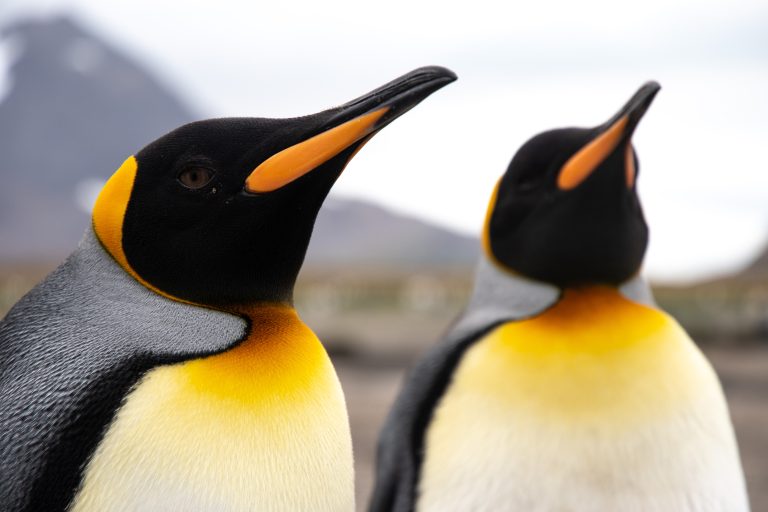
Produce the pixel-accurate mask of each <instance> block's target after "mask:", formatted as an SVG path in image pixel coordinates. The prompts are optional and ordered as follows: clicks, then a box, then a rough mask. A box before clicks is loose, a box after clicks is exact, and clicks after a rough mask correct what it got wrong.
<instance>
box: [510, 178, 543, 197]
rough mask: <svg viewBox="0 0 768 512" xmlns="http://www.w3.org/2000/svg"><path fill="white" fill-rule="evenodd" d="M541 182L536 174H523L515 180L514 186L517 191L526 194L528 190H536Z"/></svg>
mask: <svg viewBox="0 0 768 512" xmlns="http://www.w3.org/2000/svg"><path fill="white" fill-rule="evenodd" d="M541 184H542V183H541V179H540V178H539V177H538V176H525V177H523V178H521V179H518V180H517V182H516V183H515V188H516V189H517V191H518V192H521V193H523V194H527V193H528V192H534V191H535V190H537V189H538V188H539V187H540V186H541Z"/></svg>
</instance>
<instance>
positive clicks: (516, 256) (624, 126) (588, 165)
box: [484, 82, 660, 287]
mask: <svg viewBox="0 0 768 512" xmlns="http://www.w3.org/2000/svg"><path fill="white" fill-rule="evenodd" d="M659 89H660V86H659V85H658V84H657V83H655V82H649V83H647V84H645V85H644V86H643V87H641V88H640V90H638V91H637V93H635V95H634V96H633V97H632V98H631V99H630V100H629V101H628V102H627V104H626V105H624V107H622V108H621V110H619V112H618V113H616V115H614V116H613V117H612V118H611V119H610V120H608V121H607V122H606V123H604V124H602V125H600V126H598V127H596V128H592V129H584V128H565V129H559V130H552V131H548V132H544V133H541V134H539V135H536V136H535V137H533V138H532V139H531V140H529V141H528V142H526V143H525V144H524V145H523V147H521V148H520V150H519V151H518V152H517V154H516V155H515V156H514V158H513V159H512V162H511V163H510V164H509V168H508V169H507V172H506V173H505V174H504V176H503V177H502V178H501V180H500V181H499V183H498V185H497V189H496V192H495V193H494V197H493V198H492V199H491V203H490V205H489V211H488V217H487V219H486V225H485V229H484V243H485V250H486V252H487V253H489V255H490V256H491V257H492V259H493V260H494V261H496V262H497V263H498V264H501V265H502V266H503V267H506V268H507V269H510V270H512V271H514V272H516V273H518V274H521V275H524V276H526V277H529V278H532V279H536V280H539V281H545V282H548V283H552V284H555V285H557V286H560V287H567V286H579V285H585V284H613V285H616V284H619V283H622V282H624V281H626V280H627V279H629V278H631V277H632V276H633V275H634V274H636V273H637V272H638V271H639V269H640V265H641V263H642V260H643V255H644V254H645V249H646V246H647V243H648V227H647V226H646V223H645V219H644V218H643V211H642V208H641V206H640V201H639V199H638V197H637V190H636V187H635V184H636V181H637V170H638V162H637V157H636V155H635V152H634V149H633V147H632V143H631V136H632V133H633V132H634V130H635V128H636V126H637V124H638V122H639V121H640V119H641V118H642V117H643V115H644V114H645V111H646V110H647V108H648V106H649V105H650V104H651V102H652V101H653V98H654V96H655V95H656V93H657V92H658V91H659Z"/></svg>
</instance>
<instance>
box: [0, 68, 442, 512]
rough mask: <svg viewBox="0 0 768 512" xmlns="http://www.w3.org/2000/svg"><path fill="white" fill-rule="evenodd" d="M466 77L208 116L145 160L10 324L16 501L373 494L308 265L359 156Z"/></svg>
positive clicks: (1, 385)
mask: <svg viewBox="0 0 768 512" xmlns="http://www.w3.org/2000/svg"><path fill="white" fill-rule="evenodd" d="M454 79H455V75H454V74H453V73H451V72H450V71H448V70H446V69H443V68H437V67H432V68H422V69H419V70H416V71H414V72H412V73H410V74H408V75H405V76H403V77H401V78H399V79H397V80H395V81H393V82H391V83H389V84H386V85H384V86H383V87H381V88H379V89H377V90H375V91H373V92H371V93H370V94H368V95H365V96H363V97H361V98H358V99H356V100H354V101H352V102H350V103H347V104H345V105H343V106H341V107H338V108H333V109H330V110H327V111H324V112H321V113H319V114H315V115H310V116H306V117H300V118H295V119H257V118H236V119H214V120H209V121H202V122H196V123H192V124H189V125H186V126H182V127H181V128H179V129H177V130H175V131H173V132H171V133H169V134H167V135H165V136H163V137H161V138H160V139H158V140H156V141H155V142H153V143H151V144H150V145H148V146H147V147H145V148H144V149H143V150H141V151H140V152H138V153H137V154H136V156H132V157H130V158H129V159H128V160H126V161H125V163H124V164H123V165H122V167H120V169H118V170H117V172H116V173H115V174H114V175H113V176H112V177H111V179H110V180H109V181H108V182H107V184H106V185H105V186H104V189H103V190H102V192H101V195H100V196H99V198H98V200H97V202H96V205H95V208H94V212H93V226H92V229H89V230H88V232H87V233H86V235H85V237H84V239H83V241H82V242H81V244H80V246H79V247H78V249H77V250H76V251H75V252H74V253H73V254H72V255H71V256H70V257H69V259H67V261H66V262H65V263H64V264H63V265H62V266H60V267H59V268H58V269H57V270H56V271H54V272H53V273H52V274H51V275H50V276H48V277H47V278H46V279H45V280H44V281H43V282H42V283H41V284H40V285H38V286H37V287H36V288H35V289H33V290H32V291H31V292H30V293H29V294H28V295H26V296H25V297H24V298H23V299H21V301H20V302H19V303H18V304H16V305H15V306H14V308H13V309H12V310H11V311H10V313H8V315H7V317H6V318H5V319H4V320H3V321H2V324H0V509H2V510H3V511H4V512H22V511H45V512H57V511H64V510H67V511H68V512H128V511H131V512H140V511H141V512H143V511H147V512H172V511H173V512H176V511H189V512H193V511H194V512H207V511H221V512H238V511H272V512H275V511H285V512H297V511H312V512H315V511H332V512H337V511H349V512H351V511H352V510H354V492H353V491H354V489H353V469H352V446H351V441H350V432H349V424H348V419H347V412H346V408H345V404H344V396H343V394H342V390H341V387H340V385H339V381H338V379H337V377H336V373H335V371H334V369H333V367H332V366H331V363H330V360H329V359H328V356H327V354H326V352H325V350H324V349H323V346H322V345H321V344H320V342H319V341H318V339H317V338H316V337H315V335H314V334H313V333H312V331H311V330H310V329H309V328H308V327H307V326H306V325H304V324H303V323H302V322H301V320H300V319H299V317H298V316H297V315H296V312H295V310H294V309H293V308H292V305H291V304H292V294H293V288H294V282H295V280H296V276H297V273H298V271H299V268H300V267H301V264H302V261H303V259H304V254H305V251H306V248H307V244H308V243H309V239H310V235H311V233H312V227H313V224H314V221H315V216H316V215H317V213H318V210H319V209H320V206H321V204H322V203H323V200H324V199H325V197H326V194H327V193H328V191H329V189H330V188H331V186H332V185H333V183H334V182H335V180H336V179H337V178H338V176H339V174H340V173H341V172H342V169H343V168H344V166H345V165H346V164H347V162H348V161H349V160H350V159H351V158H352V156H353V155H354V154H355V152H356V151H357V150H358V149H359V148H360V147H361V146H362V145H363V144H364V143H365V142H366V141H367V140H368V139H369V138H370V137H371V136H373V135H374V134H375V133H376V132H377V131H379V130H380V129H381V128H382V127H384V126H386V125H387V124H388V123H390V122H391V121H393V120H394V119H396V118H397V117H398V116H400V115H401V114H403V113H404V112H406V111H408V110H409V109H410V108H411V107H413V106H415V105H416V104H417V103H419V102H420V101H421V100H422V99H424V98H425V97H427V96H428V95H429V94H431V93H432V92H434V91H436V90H437V89H439V88H441V87H442V86H444V85H446V84H447V83H449V82H452V81H453V80H454Z"/></svg>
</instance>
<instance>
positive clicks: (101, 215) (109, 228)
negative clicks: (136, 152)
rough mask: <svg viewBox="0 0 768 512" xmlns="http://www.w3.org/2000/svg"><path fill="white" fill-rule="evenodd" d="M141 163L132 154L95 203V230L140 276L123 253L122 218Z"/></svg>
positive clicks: (126, 266)
mask: <svg viewBox="0 0 768 512" xmlns="http://www.w3.org/2000/svg"><path fill="white" fill-rule="evenodd" d="M137 169H138V164H137V163H136V158H135V157H133V156H131V157H129V158H128V159H127V160H126V161H125V162H123V165H121V166H120V168H119V169H118V170H117V171H115V174H113V175H112V177H111V178H109V180H108V181H107V183H106V184H105V185H104V188H102V189H101V192H100V193H99V197H98V198H97V199H96V204H95V205H94V206H93V229H94V231H95V232H96V236H97V237H98V239H99V241H101V244H102V245H103V246H104V248H105V249H106V250H107V252H109V254H110V255H111V256H112V257H113V258H114V259H115V260H116V261H117V262H118V263H119V264H120V266H121V267H123V269H125V271H126V272H128V273H129V274H131V275H133V276H134V277H136V278H138V276H136V274H135V273H134V271H133V269H132V268H131V266H130V265H129V264H128V259H127V258H126V257H125V253H124V252H123V220H124V219H125V210H126V209H127V208H128V200H129V199H130V198H131V191H132V190H133V182H134V181H135V180H136V171H137Z"/></svg>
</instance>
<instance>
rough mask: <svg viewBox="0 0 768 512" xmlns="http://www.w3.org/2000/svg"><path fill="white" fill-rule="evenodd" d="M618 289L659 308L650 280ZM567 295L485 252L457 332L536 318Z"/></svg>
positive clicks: (638, 280)
mask: <svg viewBox="0 0 768 512" xmlns="http://www.w3.org/2000/svg"><path fill="white" fill-rule="evenodd" d="M615 289H616V290H618V292H619V293H621V294H622V295H623V296H624V297H626V298H628V299H630V300H632V301H634V302H637V303H640V304H644V305H647V306H650V307H656V304H655V302H654V300H653V294H652V293H651V289H650V287H649V286H648V283H647V281H646V280H645V279H643V278H642V277H641V276H640V275H639V274H638V275H636V276H634V277H633V278H632V279H630V280H629V281H627V282H626V283H623V284H621V285H620V286H619V287H617V288H615ZM564 292H565V290H563V289H561V288H559V287H557V286H555V285H553V284H550V283H545V282H542V281H535V280H533V279H529V278H527V277H525V276H522V275H519V274H516V273H514V272H512V271H509V270H507V269H504V268H501V267H500V266H499V264H498V263H496V262H495V261H493V260H491V259H490V258H489V257H488V256H487V255H486V254H485V253H484V252H483V253H482V255H481V257H480V261H479V262H478V265H477V270H476V272H475V285H474V288H473V290H472V295H471V296H470V300H469V303H468V305H467V308H466V309H465V310H464V314H463V315H462V317H461V319H460V320H459V322H458V323H457V324H456V325H455V326H454V330H457V331H459V332H472V331H476V330H478V329H481V328H483V327H484V326H487V325H491V324H495V323H498V322H501V321H510V320H520V319H523V318H530V317H533V316H536V315H538V314H540V313H542V312H544V311H546V310H547V309H549V308H550V307H552V306H554V305H555V304H557V303H558V302H559V301H560V300H562V298H563V295H564Z"/></svg>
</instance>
